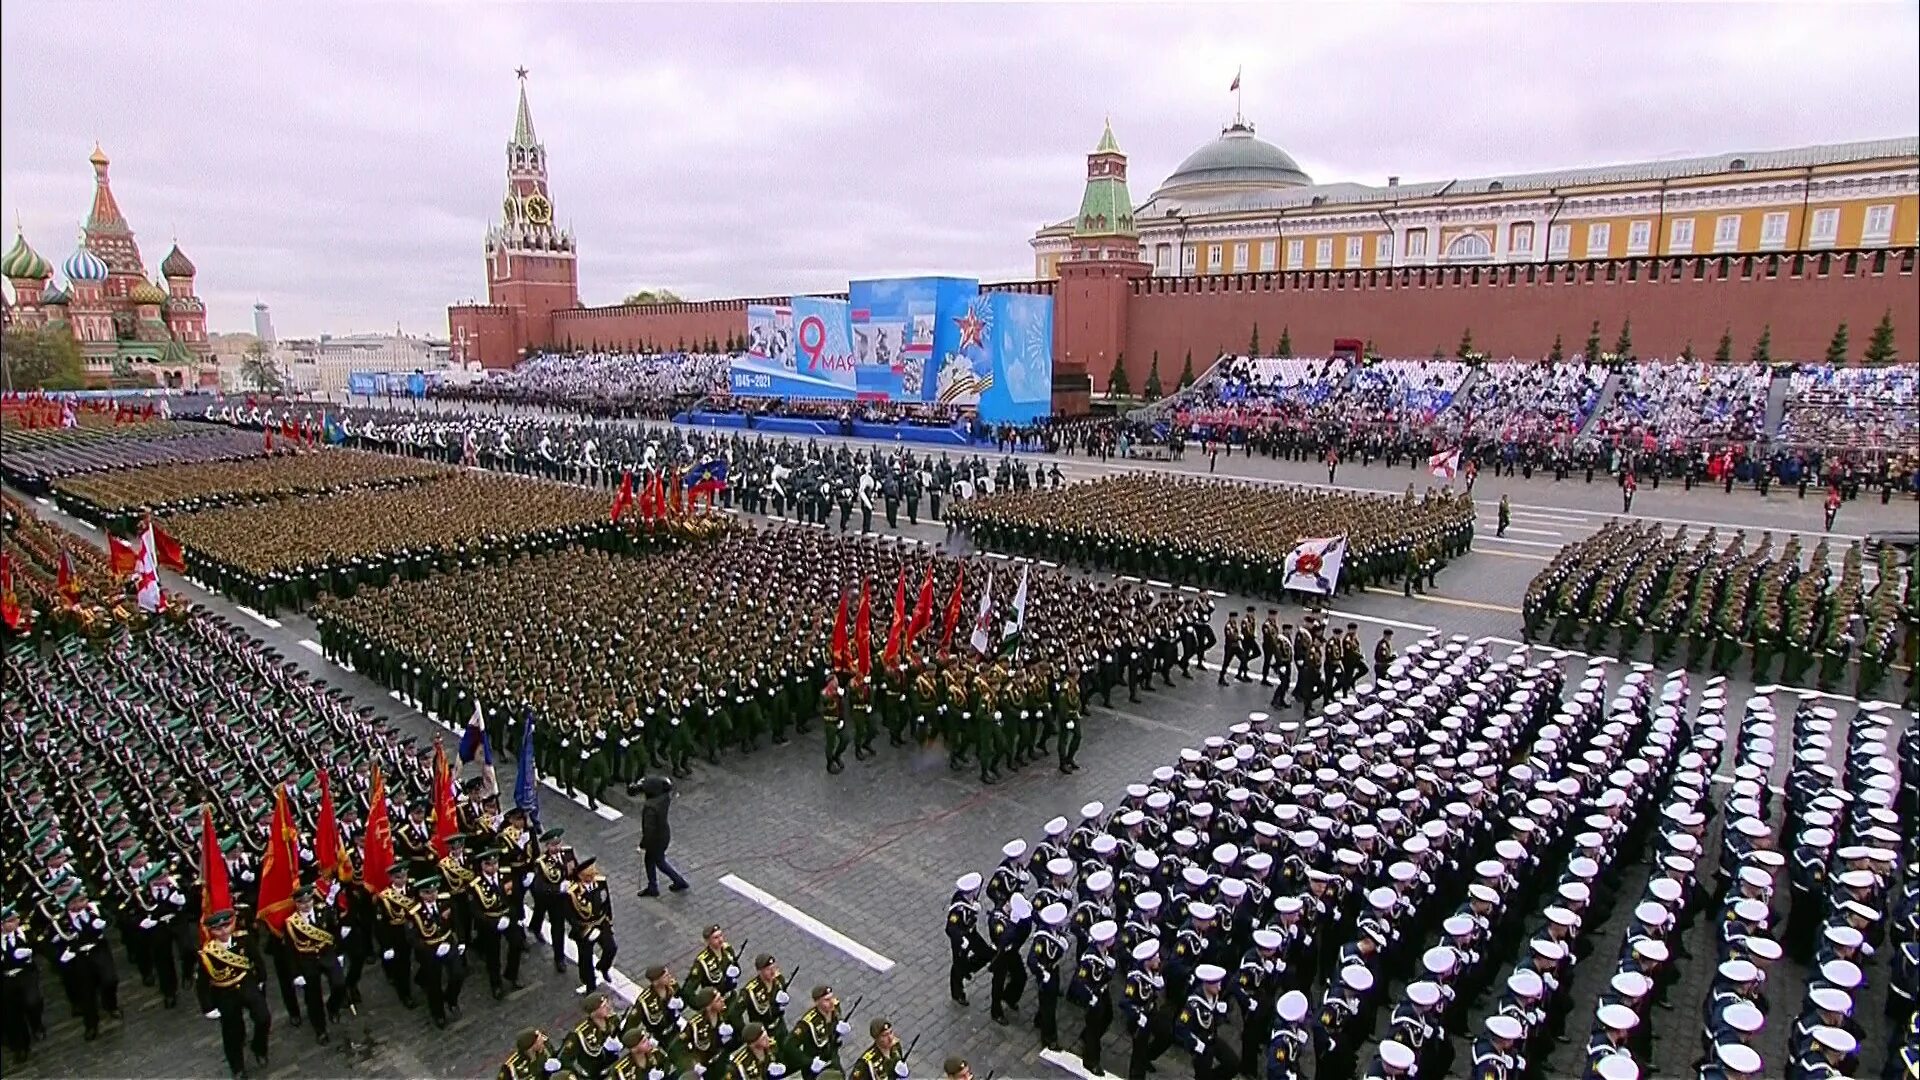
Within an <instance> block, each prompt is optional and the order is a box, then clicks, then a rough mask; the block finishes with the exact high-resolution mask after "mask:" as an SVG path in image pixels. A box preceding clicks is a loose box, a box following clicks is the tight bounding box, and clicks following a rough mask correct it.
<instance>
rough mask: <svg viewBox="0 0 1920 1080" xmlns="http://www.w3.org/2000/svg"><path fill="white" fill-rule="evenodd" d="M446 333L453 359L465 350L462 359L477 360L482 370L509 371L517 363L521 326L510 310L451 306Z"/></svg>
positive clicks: (488, 306)
mask: <svg viewBox="0 0 1920 1080" xmlns="http://www.w3.org/2000/svg"><path fill="white" fill-rule="evenodd" d="M447 330H448V334H449V338H448V340H450V341H451V342H452V343H453V352H454V356H455V358H456V359H459V358H461V350H462V348H463V347H464V349H465V357H464V359H466V360H477V361H479V362H480V364H481V365H482V366H484V367H490V368H511V367H512V366H514V365H515V364H517V363H519V362H520V349H521V340H522V334H523V331H522V324H521V320H520V319H518V318H516V317H515V312H514V311H513V310H512V309H511V308H506V307H502V306H500V305H498V304H462V305H459V306H456V307H450V308H448V309H447ZM463 333H464V337H463V336H462V335H463ZM463 342H464V346H463Z"/></svg>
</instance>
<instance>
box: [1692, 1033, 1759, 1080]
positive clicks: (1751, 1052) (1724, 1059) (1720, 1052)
mask: <svg viewBox="0 0 1920 1080" xmlns="http://www.w3.org/2000/svg"><path fill="white" fill-rule="evenodd" d="M1714 1061H1715V1062H1716V1063H1717V1064H1718V1065H1719V1072H1718V1074H1717V1076H1716V1075H1715V1074H1714V1073H1713V1071H1712V1070H1711V1069H1703V1070H1701V1073H1700V1075H1701V1076H1702V1077H1711V1078H1712V1080H1761V1076H1762V1072H1761V1070H1762V1069H1763V1068H1764V1065H1763V1063H1762V1062H1761V1060H1760V1052H1759V1051H1757V1050H1755V1049H1754V1048H1753V1047H1751V1046H1748V1045H1746V1044H1745V1043H1737V1042H1734V1043H1721V1044H1720V1045H1719V1046H1717V1047H1716V1048H1715V1050H1714Z"/></svg>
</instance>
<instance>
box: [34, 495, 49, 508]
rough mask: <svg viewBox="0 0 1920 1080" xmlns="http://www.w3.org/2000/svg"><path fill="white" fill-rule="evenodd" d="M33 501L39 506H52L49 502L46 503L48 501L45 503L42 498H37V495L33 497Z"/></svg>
mask: <svg viewBox="0 0 1920 1080" xmlns="http://www.w3.org/2000/svg"><path fill="white" fill-rule="evenodd" d="M33 501H34V502H37V503H39V504H40V505H41V506H52V505H53V504H52V503H50V502H48V501H47V500H46V499H44V498H42V497H40V496H38V495H35V496H34V497H33Z"/></svg>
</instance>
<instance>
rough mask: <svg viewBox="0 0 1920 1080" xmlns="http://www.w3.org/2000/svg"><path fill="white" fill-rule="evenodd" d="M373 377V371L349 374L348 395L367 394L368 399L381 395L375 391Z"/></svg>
mask: <svg viewBox="0 0 1920 1080" xmlns="http://www.w3.org/2000/svg"><path fill="white" fill-rule="evenodd" d="M373 376H374V373H373V372H371V371H349V372H347V393H349V394H365V395H367V396H368V397H371V396H373V395H374V394H377V393H379V391H378V390H376V389H374V381H373Z"/></svg>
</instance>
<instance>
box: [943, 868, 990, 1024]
mask: <svg viewBox="0 0 1920 1080" xmlns="http://www.w3.org/2000/svg"><path fill="white" fill-rule="evenodd" d="M980 885H981V882H980V875H979V874H974V873H968V874H963V875H961V876H960V879H959V880H958V881H956V882H954V885H953V896H952V897H951V898H950V899H949V900H948V901H947V949H948V952H949V954H950V955H949V959H948V962H947V995H948V996H949V997H951V998H952V999H953V1000H954V1001H957V1002H959V1003H960V1004H962V1005H965V1004H967V980H968V979H971V978H973V976H974V975H975V974H976V973H977V972H979V970H980V969H981V968H983V967H985V966H987V964H989V963H991V962H992V954H993V951H992V949H991V948H989V947H988V945H987V942H986V939H985V938H983V937H981V936H980Z"/></svg>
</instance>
